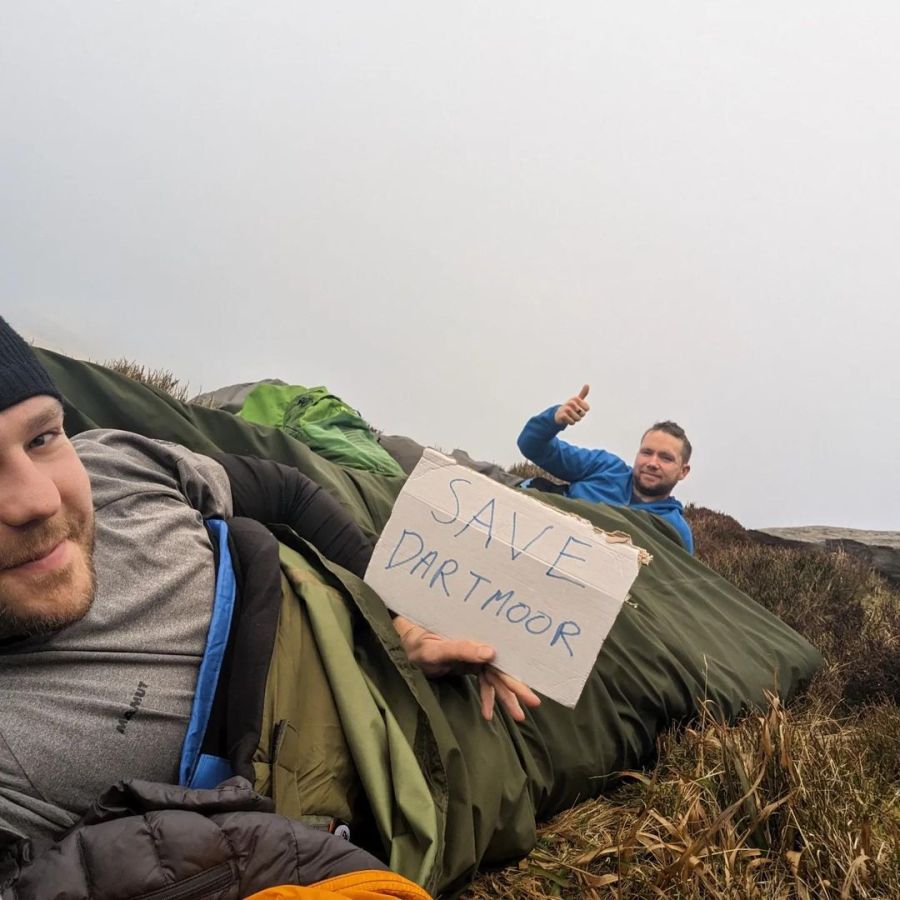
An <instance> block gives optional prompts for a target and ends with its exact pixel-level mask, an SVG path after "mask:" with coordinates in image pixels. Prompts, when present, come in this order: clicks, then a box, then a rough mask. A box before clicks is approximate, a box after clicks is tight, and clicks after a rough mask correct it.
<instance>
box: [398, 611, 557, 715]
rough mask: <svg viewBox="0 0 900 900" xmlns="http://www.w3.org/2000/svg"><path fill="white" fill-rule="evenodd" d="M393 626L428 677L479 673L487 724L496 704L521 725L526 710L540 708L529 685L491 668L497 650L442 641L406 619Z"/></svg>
mask: <svg viewBox="0 0 900 900" xmlns="http://www.w3.org/2000/svg"><path fill="white" fill-rule="evenodd" d="M393 623H394V629H395V630H396V632H397V634H398V635H399V636H400V643H401V644H402V646H403V649H404V650H405V651H406V655H407V656H408V657H409V661H410V662H411V663H413V664H414V665H416V666H418V667H419V668H420V669H421V670H422V671H423V672H424V673H425V675H426V677H428V678H439V677H441V676H442V675H448V674H450V673H451V672H455V673H464V672H470V673H471V672H474V673H477V675H478V692H479V696H480V699H481V715H482V716H483V717H484V718H485V719H486V720H487V721H490V720H491V719H492V718H493V716H494V705H495V703H496V702H499V703H500V705H501V706H502V707H503V708H504V709H505V710H506V711H507V713H509V715H510V716H511V717H512V718H513V719H515V721H517V722H521V721H523V720H524V718H525V711H524V710H523V708H522V707H523V706H525V707H534V706H538V705H540V702H541V698H540V697H538V695H537V694H535V693H534V691H532V690H531V688H530V687H528V685H527V684H524V683H523V682H521V681H519V680H518V679H516V678H513V677H512V676H511V675H506V674H504V673H503V672H500V671H498V670H497V669H495V668H494V667H493V666H491V665H489V663H490V662H491V660H492V659H493V658H494V657H495V656H496V653H495V651H494V649H493V647H490V646H488V645H487V644H480V643H478V642H477V641H463V640H450V639H449V638H445V637H441V635H439V634H435V633H434V632H433V631H429V630H428V629H427V628H424V627H423V626H421V625H417V624H416V623H415V622H413V621H411V620H410V619H407V618H405V617H404V616H395V617H394V620H393Z"/></svg>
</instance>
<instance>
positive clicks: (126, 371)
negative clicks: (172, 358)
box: [102, 356, 188, 403]
mask: <svg viewBox="0 0 900 900" xmlns="http://www.w3.org/2000/svg"><path fill="white" fill-rule="evenodd" d="M102 365H104V366H106V368H107V369H112V370H113V371H114V372H118V373H119V374H120V375H127V376H128V377H129V378H133V379H134V380H135V381H139V382H140V383H141V384H149V385H150V386H151V387H155V388H159V389H160V390H161V391H165V392H166V393H167V394H170V395H171V396H173V397H174V398H175V399H176V400H181V401H182V402H183V403H186V402H187V399H188V386H187V385H186V384H182V383H181V379H180V378H177V377H176V376H175V375H173V374H172V373H171V372H170V371H169V370H168V369H148V368H147V367H146V366H142V365H141V364H140V363H136V362H134V361H132V360H130V359H126V358H125V357H124V356H120V357H118V358H117V359H108V360H106V362H104V363H102Z"/></svg>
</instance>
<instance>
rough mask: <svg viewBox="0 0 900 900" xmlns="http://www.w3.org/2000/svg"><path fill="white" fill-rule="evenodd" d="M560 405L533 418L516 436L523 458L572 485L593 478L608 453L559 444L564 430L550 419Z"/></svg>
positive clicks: (602, 465)
mask: <svg viewBox="0 0 900 900" xmlns="http://www.w3.org/2000/svg"><path fill="white" fill-rule="evenodd" d="M557 409H559V406H558V405H557V406H551V407H550V408H549V409H545V410H544V411H543V412H542V413H538V415H536V416H532V417H531V418H530V419H529V420H528V421H527V422H526V423H525V427H524V428H523V429H522V433H521V434H520V435H519V440H518V445H519V450H520V451H521V453H522V455H523V456H524V457H525V458H526V459H529V460H531V462H533V463H535V464H536V465H538V466H540V467H541V468H542V469H546V470H547V471H548V472H549V473H550V474H551V475H555V476H556V477H557V478H562V479H563V480H564V481H568V482H570V483H571V482H575V481H584V480H585V479H587V478H589V477H591V476H592V475H596V474H597V473H598V472H599V471H601V470H602V469H603V468H604V462H605V460H606V458H607V457H608V456H609V454H607V453H605V452H604V451H602V450H588V449H586V448H585V447H576V446H574V445H573V444H567V443H566V442H565V441H561V440H560V439H559V438H558V437H557V435H558V434H559V432H560V431H562V430H563V428H565V426H564V425H557V424H556V420H555V419H554V418H553V416H554V414H555V413H556V410H557Z"/></svg>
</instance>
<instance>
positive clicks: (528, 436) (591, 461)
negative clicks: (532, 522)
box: [518, 406, 694, 553]
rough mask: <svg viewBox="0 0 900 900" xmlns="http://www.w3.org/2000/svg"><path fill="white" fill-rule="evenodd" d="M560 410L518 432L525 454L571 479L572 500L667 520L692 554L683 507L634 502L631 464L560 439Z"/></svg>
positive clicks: (667, 501)
mask: <svg viewBox="0 0 900 900" xmlns="http://www.w3.org/2000/svg"><path fill="white" fill-rule="evenodd" d="M557 409H559V407H558V406H551V407H550V408H549V409H545V410H544V411H543V412H542V413H539V414H538V415H536V416H532V418H530V419H529V420H528V422H527V423H526V424H525V427H524V428H523V429H522V433H521V434H520V435H519V441H518V443H519V450H521V451H522V455H523V456H524V457H525V458H526V459H530V460H531V461H532V462H533V463H535V464H536V465H539V466H540V467H541V468H542V469H546V470H547V471H548V472H549V473H550V474H551V475H555V476H556V477H557V478H562V479H563V481H568V482H569V488H568V491H567V492H566V496H568V497H571V498H572V499H573V500H588V501H590V502H591V503H606V504H608V505H610V506H630V507H631V508H632V509H644V510H646V511H647V512H651V513H653V514H654V515H656V516H659V517H660V518H662V519H665V520H666V521H667V522H668V523H669V524H670V525H672V526H673V527H674V528H675V530H676V531H677V532H678V534H679V535H680V537H681V540H682V541H683V542H684V546H685V547H686V548H687V551H688V553H693V552H694V538H693V535H692V534H691V527H690V525H688V523H687V520H686V519H685V518H684V507H683V506H682V505H681V504H680V503H679V502H678V501H677V500H676V499H675V498H674V497H666V498H665V499H664V500H653V501H651V502H649V503H642V502H635V501H634V493H633V490H632V469H631V466H629V465H628V464H627V463H625V461H624V460H622V459H620V458H619V457H618V456H616V455H615V454H614V453H609V452H608V451H606V450H588V449H587V448H585V447H575V446H574V445H572V444H567V443H566V442H565V441H561V440H560V439H559V438H558V437H557V435H558V434H559V432H560V431H562V430H563V429H564V428H565V427H566V426H565V425H557V424H556V420H555V419H554V418H553V416H554V414H555V413H556V410H557Z"/></svg>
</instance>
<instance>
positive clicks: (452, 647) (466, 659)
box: [407, 632, 495, 678]
mask: <svg viewBox="0 0 900 900" xmlns="http://www.w3.org/2000/svg"><path fill="white" fill-rule="evenodd" d="M407 653H408V655H409V658H410V660H411V661H412V662H414V663H416V665H418V666H419V667H420V668H421V669H422V671H423V672H425V674H426V675H428V676H429V677H430V678H433V677H435V676H437V675H446V674H447V673H448V672H472V671H476V670H477V669H478V667H479V666H483V665H484V664H485V663H488V662H490V661H491V660H492V659H493V658H494V655H495V654H494V650H493V648H491V647H488V646H487V645H486V644H478V643H476V642H475V641H451V640H448V639H447V638H442V637H440V636H439V635H436V634H432V633H431V632H426V633H425V635H424V636H423V637H422V639H421V640H420V641H418V643H417V645H416V646H415V648H414V650H413V652H409V651H407Z"/></svg>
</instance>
